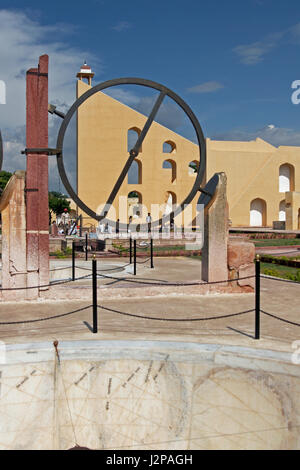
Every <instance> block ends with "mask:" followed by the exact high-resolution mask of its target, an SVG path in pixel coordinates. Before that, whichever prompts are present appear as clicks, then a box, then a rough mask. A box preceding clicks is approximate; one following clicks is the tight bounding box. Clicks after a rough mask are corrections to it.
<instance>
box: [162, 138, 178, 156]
mask: <svg viewBox="0 0 300 470" xmlns="http://www.w3.org/2000/svg"><path fill="white" fill-rule="evenodd" d="M163 153H176V144H175V142H172V140H166V141H165V142H164V143H163Z"/></svg>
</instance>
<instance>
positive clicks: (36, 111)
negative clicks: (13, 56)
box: [26, 55, 49, 298]
mask: <svg viewBox="0 0 300 470" xmlns="http://www.w3.org/2000/svg"><path fill="white" fill-rule="evenodd" d="M48 60H49V58H48V56H47V55H43V56H41V57H40V59H39V65H38V68H36V69H30V70H28V71H27V74H26V147H27V148H47V147H48ZM48 214H49V209H48V155H47V154H34V153H29V154H28V155H27V169H26V226H27V227H26V230H27V270H28V277H27V285H28V286H36V285H45V284H49V215H48ZM27 293H28V298H36V297H37V296H38V295H39V291H38V289H30V290H28V291H27Z"/></svg>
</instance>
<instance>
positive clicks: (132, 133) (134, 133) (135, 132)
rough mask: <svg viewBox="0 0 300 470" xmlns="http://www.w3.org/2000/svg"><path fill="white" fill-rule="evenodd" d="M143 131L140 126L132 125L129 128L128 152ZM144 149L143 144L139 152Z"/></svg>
mask: <svg viewBox="0 0 300 470" xmlns="http://www.w3.org/2000/svg"><path fill="white" fill-rule="evenodd" d="M140 133H141V130H140V129H139V128H138V127H131V128H130V129H128V132H127V152H130V150H131V149H132V148H133V147H134V146H135V144H136V141H137V140H138V138H139V135H140ZM141 151H142V146H141V148H140V150H139V152H141Z"/></svg>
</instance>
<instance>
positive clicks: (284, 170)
mask: <svg viewBox="0 0 300 470" xmlns="http://www.w3.org/2000/svg"><path fill="white" fill-rule="evenodd" d="M294 190H295V169H294V167H293V165H290V164H289V163H284V164H283V165H281V166H280V167H279V192H280V193H285V192H286V191H294Z"/></svg>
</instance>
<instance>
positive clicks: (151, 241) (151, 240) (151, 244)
mask: <svg viewBox="0 0 300 470" xmlns="http://www.w3.org/2000/svg"><path fill="white" fill-rule="evenodd" d="M150 258H151V265H150V267H151V268H154V264H153V238H152V237H151V238H150Z"/></svg>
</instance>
